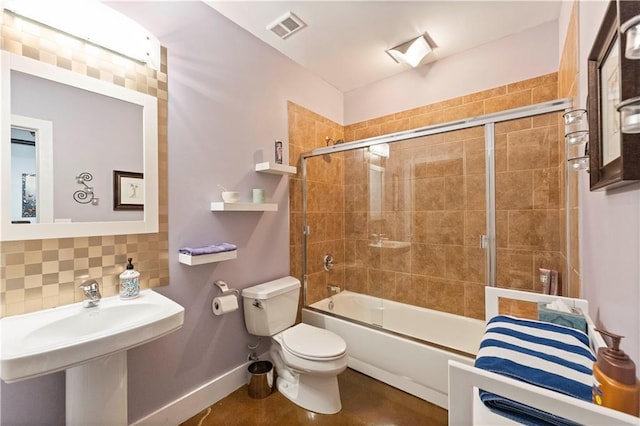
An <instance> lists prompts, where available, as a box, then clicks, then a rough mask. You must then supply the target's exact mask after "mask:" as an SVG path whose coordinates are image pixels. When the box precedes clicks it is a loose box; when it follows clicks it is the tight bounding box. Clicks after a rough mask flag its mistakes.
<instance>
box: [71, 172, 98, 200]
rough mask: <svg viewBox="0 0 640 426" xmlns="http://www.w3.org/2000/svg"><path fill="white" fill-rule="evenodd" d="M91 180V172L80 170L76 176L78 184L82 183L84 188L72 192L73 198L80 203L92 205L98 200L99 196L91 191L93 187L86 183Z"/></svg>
mask: <svg viewBox="0 0 640 426" xmlns="http://www.w3.org/2000/svg"><path fill="white" fill-rule="evenodd" d="M92 180H93V176H92V175H91V173H87V172H82V173H80V174H79V175H78V176H76V182H77V183H79V184H80V185H83V186H84V188H81V189H78V190H77V191H76V192H74V193H73V199H74V200H76V202H78V203H80V204H89V203H91V205H93V206H97V205H98V203H99V202H100V198H96V195H95V194H94V193H93V188H92V187H90V186H89V185H87V182H91V181H92Z"/></svg>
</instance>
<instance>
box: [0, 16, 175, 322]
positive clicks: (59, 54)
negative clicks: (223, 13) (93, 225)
mask: <svg viewBox="0 0 640 426" xmlns="http://www.w3.org/2000/svg"><path fill="white" fill-rule="evenodd" d="M2 19H3V21H2V39H1V46H2V50H6V51H9V52H11V53H14V54H17V55H22V56H26V57H29V58H32V59H36V60H39V61H42V62H46V63H49V64H52V65H55V66H58V67H61V68H64V69H68V70H72V71H74V72H78V73H80V74H84V75H87V76H89V77H93V78H98V79H100V80H104V81H108V82H111V83H113V84H116V85H118V86H122V87H126V88H128V89H132V90H137V91H139V92H142V93H146V94H149V95H151V96H154V97H156V98H157V99H158V157H159V160H158V161H159V163H158V175H159V182H158V185H159V232H158V233H154V234H139V235H116V236H113V235H111V236H99V237H84V238H61V239H46V240H30V241H5V242H1V243H0V280H1V288H0V316H8V315H16V314H21V313H26V312H32V311H37V310H40V309H45V308H51V307H55V306H59V305H64V304H69V303H74V302H77V301H80V300H82V294H81V292H80V291H79V290H78V288H77V286H78V284H80V281H82V280H84V279H86V278H88V277H90V278H95V279H97V280H98V282H99V283H100V285H101V289H102V293H103V295H104V296H109V295H114V294H117V292H118V275H119V274H120V273H121V272H122V271H123V270H124V265H125V264H126V258H127V257H133V259H134V262H135V265H136V269H138V270H139V271H140V273H141V276H140V278H141V286H142V288H149V287H157V286H162V285H167V284H168V281H169V263H168V214H167V211H168V197H167V187H168V186H167V183H168V182H167V176H168V174H167V100H168V94H167V61H166V58H167V55H166V49H164V48H163V49H162V58H161V69H160V70H159V71H156V70H154V69H152V68H150V67H147V66H145V65H143V64H140V63H137V62H135V61H131V60H129V59H127V58H123V57H121V56H120V55H118V54H115V53H112V52H110V51H106V50H104V49H102V48H99V47H96V46H93V45H90V44H88V43H85V42H83V41H80V40H78V39H75V38H71V37H68V36H66V35H64V34H61V33H59V32H58V31H55V30H53V29H51V28H49V27H44V26H41V25H38V24H36V23H33V22H30V21H25V20H22V19H20V18H18V17H16V16H15V15H13V14H11V13H9V12H6V11H3V15H2Z"/></svg>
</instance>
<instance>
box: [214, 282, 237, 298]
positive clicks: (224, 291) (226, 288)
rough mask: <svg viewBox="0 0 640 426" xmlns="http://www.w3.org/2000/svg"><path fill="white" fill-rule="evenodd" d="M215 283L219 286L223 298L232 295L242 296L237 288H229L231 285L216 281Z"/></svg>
mask: <svg viewBox="0 0 640 426" xmlns="http://www.w3.org/2000/svg"><path fill="white" fill-rule="evenodd" d="M213 283H214V284H215V285H216V286H218V288H219V289H220V291H221V292H222V295H223V296H226V295H227V294H231V293H233V294H235V295H236V296H239V295H240V290H238V289H237V288H229V285H228V284H227V283H226V282H224V281H222V280H216V281H214V282H213Z"/></svg>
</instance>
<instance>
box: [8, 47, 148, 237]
mask: <svg viewBox="0 0 640 426" xmlns="http://www.w3.org/2000/svg"><path fill="white" fill-rule="evenodd" d="M1 53H2V55H1V56H0V170H1V172H0V178H1V185H0V191H1V192H0V194H1V195H0V241H16V240H34V239H47V238H71V237H89V236H98V235H124V234H148V233H155V232H158V230H159V226H158V222H159V220H158V213H159V210H158V100H157V99H156V98H155V97H153V96H150V95H147V94H144V93H140V92H137V91H135V90H131V89H126V88H124V87H121V86H117V85H115V84H113V83H108V82H106V81H102V80H98V79H95V78H92V77H88V76H85V75H82V74H79V73H75V72H72V71H69V70H66V69H63V68H59V67H56V66H54V65H50V64H47V63H44V62H41V61H38V60H35V59H30V58H27V57H24V56H20V55H16V54H13V53H10V52H7V51H2V52H1ZM12 70H15V71H19V72H23V73H26V74H30V75H34V76H36V77H40V78H44V79H47V80H52V81H55V82H58V83H62V84H66V85H69V86H73V87H77V88H80V89H83V90H87V91H89V92H94V93H97V94H101V95H104V96H109V97H112V98H116V99H120V100H122V101H125V102H130V103H133V104H136V105H140V106H141V107H142V120H143V123H142V124H143V125H142V130H143V141H142V142H143V150H144V154H143V173H144V177H145V178H144V194H145V201H144V219H143V220H141V221H111V222H71V223H34V224H29V225H25V224H12V223H11V191H10V188H11V71H12ZM54 126H55V123H54ZM54 143H55V141H54Z"/></svg>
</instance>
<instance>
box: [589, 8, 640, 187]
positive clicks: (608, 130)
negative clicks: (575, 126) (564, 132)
mask: <svg viewBox="0 0 640 426" xmlns="http://www.w3.org/2000/svg"><path fill="white" fill-rule="evenodd" d="M618 4H619V8H618V5H617V4H616V1H615V0H611V1H610V2H609V6H608V7H607V10H606V12H605V15H604V18H603V20H602V24H601V25H600V29H599V30H598V33H597V35H596V38H595V40H594V42H593V47H592V49H591V53H590V54H589V57H588V63H587V67H588V68H587V82H588V93H589V95H588V98H587V111H588V113H589V173H590V177H589V180H590V189H591V190H592V191H594V190H598V189H604V188H607V189H610V188H614V187H618V186H621V185H625V184H628V183H633V182H635V181H638V180H640V135H639V134H626V133H623V132H621V130H620V113H619V112H618V107H619V105H620V103H621V102H623V101H624V100H626V99H629V98H633V97H635V96H638V94H639V93H640V81H638V80H639V79H640V61H639V60H631V59H628V58H626V57H625V54H624V52H625V48H626V46H625V43H626V38H625V37H621V36H620V33H619V28H620V21H621V20H623V21H624V20H625V19H628V17H629V16H635V15H636V14H638V13H640V2H627V1H622V2H619V3H618Z"/></svg>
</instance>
